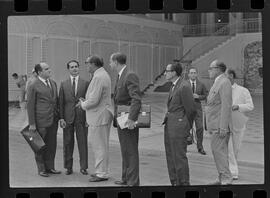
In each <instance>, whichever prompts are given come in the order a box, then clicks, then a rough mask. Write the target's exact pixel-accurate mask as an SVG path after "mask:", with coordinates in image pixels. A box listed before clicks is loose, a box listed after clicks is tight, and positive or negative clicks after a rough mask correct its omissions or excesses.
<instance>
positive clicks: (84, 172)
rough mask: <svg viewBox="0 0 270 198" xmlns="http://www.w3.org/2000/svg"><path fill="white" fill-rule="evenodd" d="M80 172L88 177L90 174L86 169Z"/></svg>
mask: <svg viewBox="0 0 270 198" xmlns="http://www.w3.org/2000/svg"><path fill="white" fill-rule="evenodd" d="M80 172H81V173H82V174H83V175H88V172H87V170H86V169H81V170H80Z"/></svg>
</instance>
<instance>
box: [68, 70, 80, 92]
mask: <svg viewBox="0 0 270 198" xmlns="http://www.w3.org/2000/svg"><path fill="white" fill-rule="evenodd" d="M73 78H75V95H76V93H77V87H78V80H79V75H78V76H76V77H74V76H70V79H71V86H72V83H73Z"/></svg>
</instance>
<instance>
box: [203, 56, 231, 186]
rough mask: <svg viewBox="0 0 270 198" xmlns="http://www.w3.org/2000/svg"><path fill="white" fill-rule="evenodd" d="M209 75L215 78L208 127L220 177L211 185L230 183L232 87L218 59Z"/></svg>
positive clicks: (209, 102)
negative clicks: (229, 150)
mask: <svg viewBox="0 0 270 198" xmlns="http://www.w3.org/2000/svg"><path fill="white" fill-rule="evenodd" d="M208 71H209V77H210V78H211V79H214V80H215V81H214V84H213V86H212V87H211V89H210V92H209V95H208V97H207V105H206V109H205V112H206V122H207V129H208V131H209V133H210V134H212V137H211V149H212V153H213V156H214V160H215V163H216V168H217V171H218V179H217V181H216V182H214V183H211V185H228V184H231V183H232V175H231V172H230V170H229V160H228V142H229V138H230V128H231V108H232V88H231V86H232V85H231V82H230V80H229V79H228V78H227V77H226V75H225V71H226V65H225V64H224V63H223V62H220V61H218V60H215V61H213V62H212V63H211V64H210V67H209V70H208Z"/></svg>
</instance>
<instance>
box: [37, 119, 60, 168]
mask: <svg viewBox="0 0 270 198" xmlns="http://www.w3.org/2000/svg"><path fill="white" fill-rule="evenodd" d="M57 129H58V122H53V124H52V125H51V126H50V127H46V128H41V127H37V131H38V133H39V134H40V136H41V137H42V138H43V140H44V143H45V144H46V147H45V149H44V150H42V151H41V152H39V153H36V154H35V159H36V163H37V167H38V172H43V171H46V170H49V169H54V158H55V153H56V145H57Z"/></svg>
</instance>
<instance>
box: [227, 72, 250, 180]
mask: <svg viewBox="0 0 270 198" xmlns="http://www.w3.org/2000/svg"><path fill="white" fill-rule="evenodd" d="M227 76H228V78H229V79H230V81H231V84H232V111H233V113H234V112H239V113H241V114H243V116H244V113H245V112H248V111H252V110H253V108H254V105H253V101H252V98H251V95H250V93H249V91H248V89H247V88H245V87H242V86H240V85H238V84H237V83H236V82H235V79H236V74H235V71H234V70H232V69H229V70H227ZM234 119H235V118H234ZM235 122H237V120H235ZM235 122H234V123H235ZM245 130H246V123H244V125H243V126H242V127H241V128H237V127H236V126H234V125H232V133H231V136H230V140H229V167H230V171H231V173H232V177H233V179H234V180H237V179H238V175H239V171H238V164H237V157H238V153H239V150H240V146H241V142H242V140H243V136H244V131H245Z"/></svg>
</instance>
